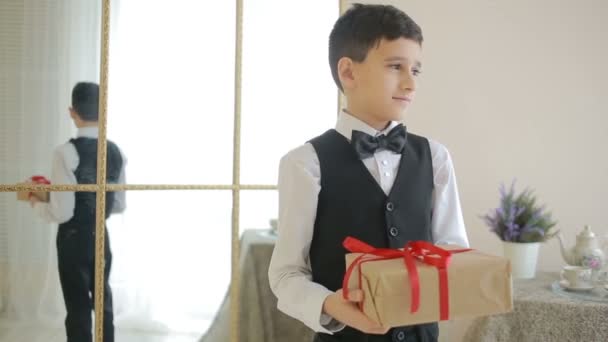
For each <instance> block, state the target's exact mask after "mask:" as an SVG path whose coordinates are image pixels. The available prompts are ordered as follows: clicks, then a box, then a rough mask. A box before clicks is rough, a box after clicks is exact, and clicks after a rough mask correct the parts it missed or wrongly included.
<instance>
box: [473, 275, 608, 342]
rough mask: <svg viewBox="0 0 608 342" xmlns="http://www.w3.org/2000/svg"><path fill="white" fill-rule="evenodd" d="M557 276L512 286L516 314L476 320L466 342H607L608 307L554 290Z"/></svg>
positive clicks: (518, 282) (535, 279)
mask: <svg viewBox="0 0 608 342" xmlns="http://www.w3.org/2000/svg"><path fill="white" fill-rule="evenodd" d="M558 279H559V274H558V273H547V272H541V273H538V274H537V276H536V278H534V279H530V280H515V281H514V283H513V304H514V311H513V312H511V313H508V314H504V315H494V316H488V317H481V318H477V319H475V320H474V321H473V323H472V325H471V326H470V327H469V329H468V330H467V332H466V334H465V337H464V339H463V340H464V341H467V342H476V341H484V342H485V341H492V342H503V341H504V342H506V341H517V342H542V341H548V342H553V341H556V342H557V341H559V342H561V341H564V342H565V341H573V342H574V341H576V342H581V341H585V342H591V341H593V342H595V341H597V342H606V341H608V304H605V303H599V302H593V301H586V300H581V299H578V298H572V297H567V296H564V295H560V294H558V293H556V292H554V291H553V290H552V289H551V285H552V283H553V282H555V281H556V280H558Z"/></svg>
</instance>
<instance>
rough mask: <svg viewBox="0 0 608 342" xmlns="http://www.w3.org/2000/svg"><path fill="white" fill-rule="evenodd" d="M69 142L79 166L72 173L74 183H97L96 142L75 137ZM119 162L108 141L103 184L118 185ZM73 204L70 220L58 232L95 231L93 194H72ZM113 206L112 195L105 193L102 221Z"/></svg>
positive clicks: (118, 155) (120, 163)
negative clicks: (66, 230) (72, 229)
mask: <svg viewBox="0 0 608 342" xmlns="http://www.w3.org/2000/svg"><path fill="white" fill-rule="evenodd" d="M70 143H72V145H74V147H75V148H76V152H77V153H78V158H79V163H78V167H77V168H76V170H75V171H74V174H75V176H76V181H77V182H78V184H96V183H97V139H94V138H77V139H70ZM122 167H123V160H122V156H121V154H120V150H119V149H118V146H116V144H114V143H113V142H111V141H108V143H107V167H106V177H107V183H118V178H119V176H120V171H121V169H122ZM75 196H76V202H75V207H74V215H73V216H72V218H71V219H70V220H69V221H67V222H65V223H62V224H60V225H59V229H66V228H68V227H71V228H77V229H90V230H94V229H95V214H96V203H97V195H96V193H95V192H81V191H77V192H76V193H75ZM113 207H114V192H112V191H108V192H106V215H105V216H106V218H108V217H110V214H111V211H112V208H113Z"/></svg>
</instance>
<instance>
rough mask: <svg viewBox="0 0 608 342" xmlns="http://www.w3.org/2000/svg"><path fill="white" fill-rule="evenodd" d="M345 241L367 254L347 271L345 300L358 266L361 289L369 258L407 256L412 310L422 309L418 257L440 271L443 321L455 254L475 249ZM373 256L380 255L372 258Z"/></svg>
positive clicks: (348, 246)
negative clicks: (381, 245)
mask: <svg viewBox="0 0 608 342" xmlns="http://www.w3.org/2000/svg"><path fill="white" fill-rule="evenodd" d="M342 244H343V245H344V248H346V249H347V250H348V251H350V252H352V253H363V254H361V255H360V256H358V257H357V258H356V259H355V260H354V261H353V262H352V263H351V264H350V266H349V267H348V269H347V270H346V274H345V275H344V280H343V283H342V289H343V296H344V299H348V292H349V290H348V280H349V279H350V276H351V274H352V272H353V270H354V269H355V267H357V268H358V270H359V288H361V282H362V272H361V264H363V263H364V262H369V261H376V260H390V259H398V258H403V262H404V263H405V267H406V268H407V272H408V278H409V283H410V293H411V304H410V312H411V313H415V312H417V311H418V309H419V308H420V278H419V277H418V268H417V266H416V260H418V261H420V262H423V263H425V264H427V265H431V266H435V267H436V268H437V271H438V272H439V316H440V320H442V321H443V320H447V319H449V313H450V297H449V294H450V292H449V287H448V270H447V267H448V266H449V265H450V260H451V256H452V254H454V253H461V252H466V251H470V250H471V249H456V250H446V249H443V248H440V247H437V246H435V245H433V244H432V243H429V242H426V241H410V242H408V243H407V244H406V245H405V246H404V248H403V249H402V250H401V249H391V248H375V247H372V246H370V245H368V244H366V243H365V242H363V241H360V240H358V239H355V238H353V237H350V236H349V237H347V238H346V239H345V240H344V242H343V243H342ZM370 255H371V256H376V257H370ZM361 305H362V304H360V305H359V307H360V308H361Z"/></svg>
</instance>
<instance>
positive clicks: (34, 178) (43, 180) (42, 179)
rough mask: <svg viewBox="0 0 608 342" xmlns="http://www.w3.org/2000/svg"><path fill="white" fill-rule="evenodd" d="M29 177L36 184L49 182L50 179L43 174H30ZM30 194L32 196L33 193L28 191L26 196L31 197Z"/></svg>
mask: <svg viewBox="0 0 608 342" xmlns="http://www.w3.org/2000/svg"><path fill="white" fill-rule="evenodd" d="M30 179H31V180H32V182H34V183H36V184H51V181H50V180H48V179H47V178H46V177H44V176H32V177H31V178H30ZM32 196H34V194H33V193H31V192H30V193H29V194H28V198H31V197H32Z"/></svg>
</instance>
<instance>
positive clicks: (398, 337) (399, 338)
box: [393, 330, 405, 341]
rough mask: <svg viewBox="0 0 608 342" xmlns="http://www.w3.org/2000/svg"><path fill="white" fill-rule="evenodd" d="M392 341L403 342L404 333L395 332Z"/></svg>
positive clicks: (400, 331)
mask: <svg viewBox="0 0 608 342" xmlns="http://www.w3.org/2000/svg"><path fill="white" fill-rule="evenodd" d="M393 341H405V331H403V330H397V331H395V333H393Z"/></svg>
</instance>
